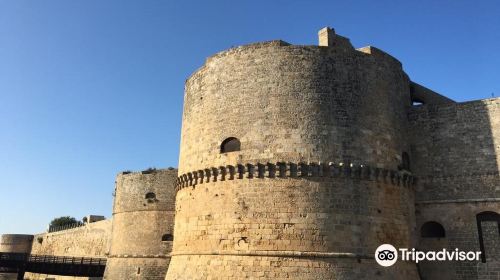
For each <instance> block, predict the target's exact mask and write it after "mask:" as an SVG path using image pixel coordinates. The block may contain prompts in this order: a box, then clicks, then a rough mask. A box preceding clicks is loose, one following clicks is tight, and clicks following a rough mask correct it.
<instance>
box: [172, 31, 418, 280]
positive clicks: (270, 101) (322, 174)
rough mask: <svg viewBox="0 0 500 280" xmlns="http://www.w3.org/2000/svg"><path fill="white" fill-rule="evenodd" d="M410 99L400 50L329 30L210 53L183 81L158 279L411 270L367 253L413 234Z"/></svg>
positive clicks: (408, 273) (406, 243)
mask: <svg viewBox="0 0 500 280" xmlns="http://www.w3.org/2000/svg"><path fill="white" fill-rule="evenodd" d="M409 105H410V95H409V80H408V78H407V75H406V74H405V73H404V72H403V70H402V67H401V64H400V62H399V61H397V60H396V59H395V58H393V57H391V56H389V55H388V54H386V53H384V52H382V51H380V50H378V49H376V48H373V47H366V48H362V49H359V50H355V49H354V48H353V47H352V46H351V44H350V42H349V40H348V39H346V38H344V37H342V36H338V35H335V33H334V31H333V30H332V29H324V30H322V31H320V46H294V45H290V44H288V43H285V42H283V41H271V42H264V43H257V44H252V45H247V46H242V47H237V48H233V49H230V50H227V51H223V52H221V53H218V54H216V55H214V56H212V57H210V58H208V59H207V61H206V63H205V65H204V66H203V67H201V68H200V69H199V70H198V71H196V72H195V73H194V74H193V75H192V76H191V77H190V78H189V79H188V80H187V82H186V87H185V99H184V113H183V122H182V140H181V147H180V160H179V178H178V185H177V195H176V216H175V220H176V222H175V234H176V236H175V239H174V245H173V252H172V259H171V262H170V267H169V270H168V272H167V277H166V279H169V280H170V279H172V280H173V279H211V278H213V279H243V278H259V277H265V278H269V279H271V278H277V279H357V280H359V279H418V273H417V270H416V266H415V265H414V264H412V263H408V262H401V261H400V262H398V263H396V264H395V265H394V266H392V267H389V268H385V267H382V266H379V265H378V264H377V263H376V262H375V260H374V258H373V256H374V252H375V249H376V248H377V247H378V246H379V245H381V244H384V243H390V244H392V245H394V246H395V247H396V248H397V247H403V248H408V247H410V248H411V244H412V242H413V239H412V236H411V232H412V230H413V227H414V214H413V213H414V209H413V205H414V204H413V191H412V189H411V188H412V183H413V177H412V176H411V174H410V173H409V172H406V171H404V169H405V166H404V163H403V160H402V158H403V154H405V153H406V152H407V151H408V149H409V147H408V145H407V142H408V141H407V115H406V110H407V107H408V106H409ZM398 170H401V171H398Z"/></svg>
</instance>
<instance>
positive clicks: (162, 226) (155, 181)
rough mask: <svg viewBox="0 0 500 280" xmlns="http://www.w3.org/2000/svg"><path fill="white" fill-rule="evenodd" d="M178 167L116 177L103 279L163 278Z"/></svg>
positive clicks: (171, 236) (171, 235) (168, 251)
mask: <svg viewBox="0 0 500 280" xmlns="http://www.w3.org/2000/svg"><path fill="white" fill-rule="evenodd" d="M176 178H177V170H176V169H173V168H172V169H162V170H147V171H143V172H134V173H123V174H120V175H118V176H117V179H116V187H115V193H116V196H115V201H114V206H113V233H112V241H111V250H110V255H109V258H108V262H107V265H106V271H105V274H104V279H111V280H115V279H148V280H155V279H164V278H165V274H166V271H167V268H168V264H169V261H170V256H169V253H170V251H171V248H172V239H173V222H174V209H175V208H174V203H175V198H174V197H175V181H176Z"/></svg>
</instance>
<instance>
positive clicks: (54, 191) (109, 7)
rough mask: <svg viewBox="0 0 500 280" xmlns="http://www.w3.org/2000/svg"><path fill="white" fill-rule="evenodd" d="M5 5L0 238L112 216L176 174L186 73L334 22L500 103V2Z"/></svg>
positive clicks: (461, 90) (301, 39) (442, 85)
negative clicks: (116, 196) (120, 191)
mask: <svg viewBox="0 0 500 280" xmlns="http://www.w3.org/2000/svg"><path fill="white" fill-rule="evenodd" d="M173 2H174V1H154V0H149V1H143V0H136V1H124V0H116V1H111V0H106V1H103V0H79V1H77V0H72V1H68V0H60V1H52V0H45V1H34V0H33V1H23V0H12V1H8V0H0V170H1V173H0V233H34V232H41V231H43V230H44V229H45V227H46V225H47V224H48V222H49V221H50V220H51V219H52V218H53V217H57V216H62V215H71V216H75V217H77V218H81V217H83V216H84V215H86V214H103V215H105V216H107V217H109V216H110V215H111V207H112V198H113V197H112V195H111V194H112V191H113V186H114V178H115V175H116V174H117V173H118V172H119V171H121V170H127V169H128V170H142V169H145V168H147V167H150V166H154V167H159V168H160V167H168V166H177V161H178V151H179V148H178V145H179V135H180V133H179V132H180V126H181V114H182V99H183V87H184V81H185V79H186V78H187V77H188V76H189V75H190V73H192V72H193V71H194V70H196V69H197V68H198V67H200V66H201V65H202V64H203V62H204V59H205V57H207V56H209V55H211V54H213V53H215V52H217V51H220V50H223V49H226V48H229V47H231V46H235V45H240V44H246V43H250V42H255V41H264V40H271V39H283V40H285V41H288V42H290V43H292V44H316V43H317V31H318V30H319V29H320V28H321V27H324V26H327V25H328V26H332V27H334V28H335V29H336V30H337V32H338V33H339V34H341V35H344V36H347V37H349V38H350V39H351V42H352V43H353V45H354V46H355V47H362V46H365V45H373V46H376V47H379V48H381V49H383V50H385V51H387V52H389V53H391V54H392V55H394V56H395V57H396V58H398V59H399V60H400V61H402V63H403V65H404V69H405V71H406V72H407V73H408V74H409V75H410V77H411V78H412V79H413V80H414V81H416V82H419V83H421V84H423V85H426V86H427V87H429V88H432V89H434V90H436V91H438V92H440V93H442V94H444V95H447V96H449V97H451V98H453V99H455V100H458V101H463V100H472V99H481V98H487V97H490V96H491V93H492V92H495V93H496V95H497V96H499V95H500V85H499V81H500V71H499V65H500V52H499V48H500V4H499V3H500V2H499V1H456V0H453V1H342V2H340V1H331V0H330V1H290V0H289V1H197V2H193V1H184V0H183V1H175V2H176V3H173Z"/></svg>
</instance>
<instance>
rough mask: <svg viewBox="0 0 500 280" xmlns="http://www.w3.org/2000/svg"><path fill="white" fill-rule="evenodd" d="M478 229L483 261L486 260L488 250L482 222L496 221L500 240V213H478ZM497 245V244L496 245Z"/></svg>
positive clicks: (497, 240)
mask: <svg viewBox="0 0 500 280" xmlns="http://www.w3.org/2000/svg"><path fill="white" fill-rule="evenodd" d="M476 221H477V231H478V235H479V249H480V250H481V262H483V263H485V262H486V250H485V246H484V235H483V233H484V232H483V225H482V222H496V223H497V229H498V238H497V239H496V242H500V240H499V238H500V214H498V213H496V212H491V211H485V212H481V213H479V214H477V215H476ZM495 247H497V246H495Z"/></svg>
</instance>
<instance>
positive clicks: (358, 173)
mask: <svg viewBox="0 0 500 280" xmlns="http://www.w3.org/2000/svg"><path fill="white" fill-rule="evenodd" d="M314 177H327V178H352V179H359V180H371V181H384V182H388V183H391V184H393V185H403V186H410V185H412V184H414V183H415V182H416V178H415V177H414V176H413V175H412V174H411V173H410V172H407V171H395V170H389V169H383V168H375V167H370V166H367V165H354V164H343V163H338V164H335V163H333V162H329V163H321V162H319V163H314V162H310V163H291V162H277V163H255V164H253V163H248V164H237V165H227V166H220V167H212V168H206V169H201V170H197V171H193V172H188V173H186V174H183V175H180V176H179V177H178V178H177V182H176V191H179V190H180V189H182V188H186V187H192V186H196V185H198V184H203V183H209V182H217V181H226V180H238V179H252V178H258V179H263V178H314Z"/></svg>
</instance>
